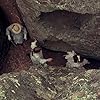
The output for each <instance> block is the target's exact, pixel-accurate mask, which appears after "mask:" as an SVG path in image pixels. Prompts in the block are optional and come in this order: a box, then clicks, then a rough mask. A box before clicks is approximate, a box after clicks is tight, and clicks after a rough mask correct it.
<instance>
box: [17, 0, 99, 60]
mask: <svg viewBox="0 0 100 100" xmlns="http://www.w3.org/2000/svg"><path fill="white" fill-rule="evenodd" d="M16 2H17V4H18V7H19V10H20V12H21V14H22V17H23V20H24V22H25V25H26V27H27V29H28V31H29V33H30V36H31V38H34V37H35V38H37V39H38V40H39V41H41V42H43V41H45V42H44V45H43V46H44V47H46V48H48V49H52V50H56V51H64V52H66V51H67V50H68V49H74V50H75V51H76V52H77V53H79V54H82V55H85V56H89V57H93V58H96V59H100V46H99V44H100V32H99V31H100V14H97V13H99V12H100V1H99V0H85V1H82V0H45V1H44V0H16ZM57 10H59V11H57ZM62 10H63V11H62ZM68 11H70V12H68ZM43 12H44V13H43ZM48 12H51V13H48Z"/></svg>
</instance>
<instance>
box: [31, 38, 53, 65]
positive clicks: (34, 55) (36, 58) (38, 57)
mask: <svg viewBox="0 0 100 100" xmlns="http://www.w3.org/2000/svg"><path fill="white" fill-rule="evenodd" d="M30 58H31V60H32V62H33V65H34V64H35V65H36V64H41V65H43V66H47V62H51V61H52V58H48V59H44V58H43V53H42V49H41V48H40V47H38V46H37V40H35V41H34V42H31V53H30Z"/></svg>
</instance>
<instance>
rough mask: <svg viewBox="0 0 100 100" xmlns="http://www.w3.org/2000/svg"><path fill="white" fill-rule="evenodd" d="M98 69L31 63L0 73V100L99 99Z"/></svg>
mask: <svg viewBox="0 0 100 100" xmlns="http://www.w3.org/2000/svg"><path fill="white" fill-rule="evenodd" d="M99 77H100V71H99V70H88V71H85V70H84V69H82V68H80V69H68V68H67V67H56V66H53V67H52V66H49V67H45V68H44V67H42V66H40V65H38V66H31V67H30V69H29V70H28V71H21V72H17V73H9V74H3V75H1V76H0V100H99V98H100V78H99Z"/></svg>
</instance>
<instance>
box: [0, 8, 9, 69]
mask: <svg viewBox="0 0 100 100" xmlns="http://www.w3.org/2000/svg"><path fill="white" fill-rule="evenodd" d="M8 25H9V21H8V19H7V16H6V15H5V13H4V11H3V10H2V9H1V8H0V70H1V69H2V63H3V61H4V59H5V57H6V55H7V53H8V51H9V47H10V42H9V41H8V39H7V36H6V34H5V33H6V27H7V26H8Z"/></svg>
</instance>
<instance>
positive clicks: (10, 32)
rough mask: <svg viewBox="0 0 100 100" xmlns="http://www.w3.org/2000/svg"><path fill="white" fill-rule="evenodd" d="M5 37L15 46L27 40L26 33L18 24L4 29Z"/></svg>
mask: <svg viewBox="0 0 100 100" xmlns="http://www.w3.org/2000/svg"><path fill="white" fill-rule="evenodd" d="M6 35H7V37H8V40H9V41H11V42H14V43H15V44H22V43H23V41H24V40H27V31H26V28H25V27H23V26H22V25H21V24H19V23H13V24H11V25H10V26H8V27H7V28H6Z"/></svg>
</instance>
